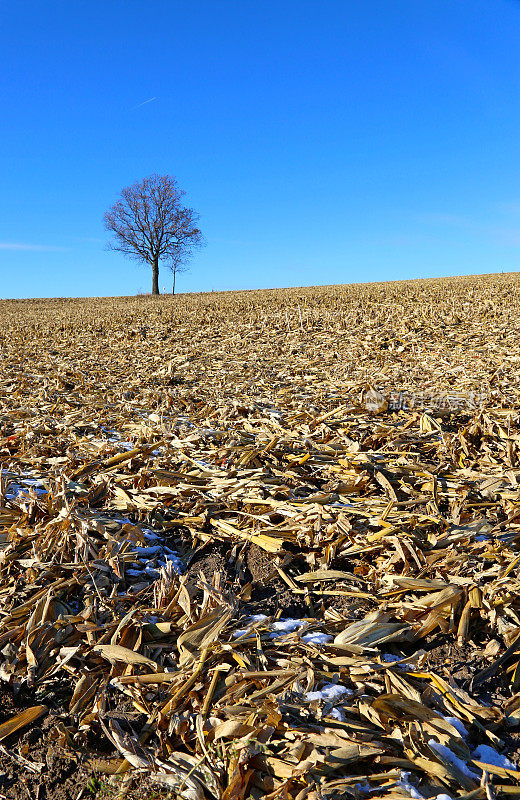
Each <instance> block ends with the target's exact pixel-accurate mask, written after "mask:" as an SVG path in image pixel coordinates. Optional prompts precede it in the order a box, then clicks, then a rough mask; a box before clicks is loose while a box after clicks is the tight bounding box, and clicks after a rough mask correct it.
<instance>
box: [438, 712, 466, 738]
mask: <svg viewBox="0 0 520 800" xmlns="http://www.w3.org/2000/svg"><path fill="white" fill-rule="evenodd" d="M441 716H442V717H444V719H445V720H446V722H449V723H450V725H453V727H454V728H455V730H457V731H458V732H459V733H460V735H461V736H462V738H463V739H465V738H466V737H467V736H469V731H468V730H467V728H466V726H465V725H464V723H463V722H462V720H461V719H459V718H458V717H447V716H446V715H445V714H441Z"/></svg>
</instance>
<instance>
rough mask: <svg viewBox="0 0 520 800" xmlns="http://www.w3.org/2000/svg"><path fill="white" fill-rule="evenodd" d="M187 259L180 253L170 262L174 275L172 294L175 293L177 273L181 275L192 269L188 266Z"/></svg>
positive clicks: (170, 268) (169, 267)
mask: <svg viewBox="0 0 520 800" xmlns="http://www.w3.org/2000/svg"><path fill="white" fill-rule="evenodd" d="M185 261H186V259H185V258H183V257H182V255H181V254H179V255H178V256H177V257H176V258H173V259H172V260H171V262H170V264H168V269H169V270H170V272H171V273H172V275H173V281H172V294H175V279H176V278H177V275H180V274H181V273H182V272H189V271H190V268H189V267H188V266H186V263H185Z"/></svg>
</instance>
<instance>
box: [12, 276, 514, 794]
mask: <svg viewBox="0 0 520 800" xmlns="http://www.w3.org/2000/svg"><path fill="white" fill-rule="evenodd" d="M0 310H1V320H0V347H1V354H2V366H1V375H0V459H1V464H2V472H1V478H0V541H1V554H0V559H1V561H0V565H1V572H0V581H1V583H0V612H1V617H0V658H1V667H0V677H1V679H2V682H1V684H0V692H1V698H2V705H1V707H0V796H3V797H7V798H27V797H31V798H34V797H38V798H40V800H48V799H51V798H52V799H53V800H58V798H63V799H65V798H73V800H80V798H89V797H94V796H97V797H99V798H101V797H103V798H112V797H113V798H115V797H119V798H123V797H128V798H141V797H142V798H145V797H163V796H164V797H168V796H169V797H182V798H189V799H190V800H212V799H213V798H215V799H216V800H220V799H222V800H231V798H237V799H238V800H240V798H242V800H245V798H272V800H274V798H277V799H278V798H280V799H281V798H285V799H286V800H304V799H307V800H321V799H322V798H323V799H325V798H326V800H338V799H339V798H353V800H363V798H369V797H370V798H389V799H390V798H410V797H412V798H421V797H424V798H438V800H447V798H453V799H455V798H457V797H464V798H467V799H468V800H469V798H479V800H480V798H482V800H484V798H487V799H488V800H493V799H494V798H496V797H511V798H512V797H515V796H517V795H518V794H520V771H517V758H518V757H519V756H520V582H519V578H518V573H519V570H520V550H519V547H518V542H519V540H520V486H519V476H520V449H519V443H520V350H519V344H518V333H519V329H520V275H518V274H508V275H496V276H480V277H473V278H453V279H444V280H430V281H414V282H407V283H388V284H373V285H359V286H340V287H321V288H309V289H291V290H276V291H274V290H273V291H258V292H236V293H222V294H206V295H181V296H178V297H175V298H171V297H160V298H152V297H140V298H119V299H106V300H99V299H93V300H49V301H3V302H2V303H0Z"/></svg>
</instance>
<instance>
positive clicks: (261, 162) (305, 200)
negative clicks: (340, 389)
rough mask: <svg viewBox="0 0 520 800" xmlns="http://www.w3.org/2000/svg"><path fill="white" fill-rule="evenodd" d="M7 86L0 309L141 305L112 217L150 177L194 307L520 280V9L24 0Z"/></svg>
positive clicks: (498, 0)
mask: <svg viewBox="0 0 520 800" xmlns="http://www.w3.org/2000/svg"><path fill="white" fill-rule="evenodd" d="M0 66H1V76H2V77H1V81H2V92H1V104H0V114H1V120H0V162H1V172H0V174H1V183H0V275H1V287H0V297H35V296H67V295H68V296H75V295H77V296H81V295H86V296H89V295H113V294H116V295H117V294H134V293H136V292H137V291H138V290H139V289H142V290H146V291H149V289H150V284H151V276H150V274H149V271H148V270H147V269H145V268H144V267H139V266H137V265H136V264H135V263H134V262H131V261H126V260H125V259H124V258H123V257H122V256H120V255H118V254H115V253H108V252H105V250H104V243H105V241H106V235H105V232H104V230H103V223H102V217H103V213H104V211H105V210H106V209H107V207H108V206H109V205H111V204H112V203H113V202H114V201H115V200H116V199H117V196H118V194H119V192H120V190H121V188H122V187H123V186H126V185H128V184H131V183H133V182H134V181H135V180H137V179H140V178H143V177H145V176H146V175H148V174H150V173H152V172H159V173H170V174H173V175H175V176H176V177H177V178H178V180H179V183H180V185H181V186H182V187H183V188H184V189H185V190H186V192H187V199H188V201H189V203H190V205H192V206H193V207H195V208H196V209H197V210H198V211H199V212H200V215H201V227H202V229H203V231H204V233H205V235H206V238H207V247H206V248H205V249H204V250H203V251H202V252H200V253H199V254H197V255H196V257H195V259H194V261H193V263H192V270H191V273H190V274H189V275H185V276H181V277H180V278H179V286H178V288H179V290H181V291H183V290H184V291H200V290H211V289H233V288H254V287H270V286H298V285H309V284H325V283H348V282H352V281H365V280H389V279H402V278H409V277H422V276H438V275H457V274H468V273H478V272H495V271H509V270H515V269H520V2H514V1H513V0H471V1H470V0H372V2H366V0H276V1H275V0H32V2H28V0H16V2H11V3H7V2H5V3H2V7H1V10H0ZM152 98H153V99H152ZM147 101H149V102H147ZM165 284H168V285H169V275H168V274H166V273H162V275H161V277H160V285H161V287H162V286H163V285H165Z"/></svg>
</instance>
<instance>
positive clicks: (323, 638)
mask: <svg viewBox="0 0 520 800" xmlns="http://www.w3.org/2000/svg"><path fill="white" fill-rule="evenodd" d="M333 639H334V637H333V636H330V635H329V634H328V633H304V634H303V636H302V642H305V644H327V643H328V642H332V640H333Z"/></svg>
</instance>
